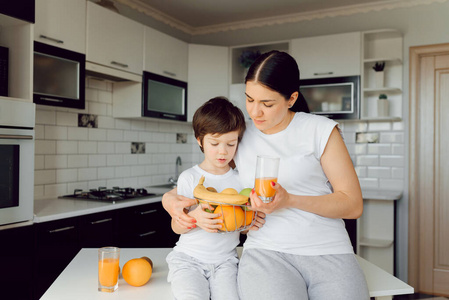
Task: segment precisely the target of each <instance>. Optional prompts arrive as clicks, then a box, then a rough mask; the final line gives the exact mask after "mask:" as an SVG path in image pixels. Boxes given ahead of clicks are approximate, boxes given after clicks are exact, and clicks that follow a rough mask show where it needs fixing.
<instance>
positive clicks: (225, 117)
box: [192, 97, 246, 151]
mask: <svg viewBox="0 0 449 300" xmlns="http://www.w3.org/2000/svg"><path fill="white" fill-rule="evenodd" d="M192 126H193V131H194V133H195V138H197V139H199V140H200V143H201V145H202V144H203V139H204V136H205V135H206V134H225V133H228V132H232V131H238V142H240V141H241V140H242V137H243V132H245V129H246V124H245V117H244V116H243V113H242V111H241V110H240V108H238V107H237V106H235V105H234V104H232V103H231V102H230V101H229V100H228V99H227V98H226V97H215V98H212V99H210V100H209V101H207V102H206V103H204V104H203V105H202V106H200V108H198V109H197V110H196V112H195V114H194V115H193V120H192ZM200 149H201V151H203V148H202V147H200Z"/></svg>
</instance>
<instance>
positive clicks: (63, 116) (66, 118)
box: [56, 111, 78, 127]
mask: <svg viewBox="0 0 449 300" xmlns="http://www.w3.org/2000/svg"><path fill="white" fill-rule="evenodd" d="M56 125H58V126H73V127H76V126H78V114H77V113H71V112H59V111H58V112H57V113H56Z"/></svg>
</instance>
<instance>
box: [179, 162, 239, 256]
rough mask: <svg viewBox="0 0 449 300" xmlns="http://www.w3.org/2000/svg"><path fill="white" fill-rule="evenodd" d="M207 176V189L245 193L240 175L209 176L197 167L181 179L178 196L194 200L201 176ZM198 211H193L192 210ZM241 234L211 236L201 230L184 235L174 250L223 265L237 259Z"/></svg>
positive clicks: (196, 229) (209, 233)
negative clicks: (195, 189) (233, 190)
mask: <svg viewBox="0 0 449 300" xmlns="http://www.w3.org/2000/svg"><path fill="white" fill-rule="evenodd" d="M202 175H204V177H205V181H204V186H205V187H214V188H215V189H216V190H217V192H221V191H222V190H224V189H225V188H234V189H236V190H237V191H241V190H242V185H241V184H240V179H239V177H238V173H237V171H235V170H233V169H230V170H229V171H228V172H227V173H226V174H223V175H214V174H210V173H208V172H206V171H204V170H203V169H201V168H200V167H199V166H198V165H196V166H194V167H192V168H190V169H187V170H185V171H184V172H182V173H181V175H180V176H179V178H178V187H177V190H178V194H179V195H183V196H185V197H188V198H194V197H193V189H194V188H195V187H196V186H197V184H198V181H199V180H200V178H201V176H202ZM195 208H196V205H195V206H192V207H190V210H193V209H195ZM239 236H240V233H239V232H229V233H211V232H207V231H205V230H203V229H201V228H199V227H197V228H194V229H192V230H190V231H189V232H187V233H184V234H181V236H180V238H179V241H178V242H177V243H176V246H175V247H174V250H175V251H179V252H183V253H185V254H187V255H190V256H192V257H194V258H196V259H198V260H200V261H202V262H204V263H211V264H213V263H220V262H223V261H225V260H226V259H228V258H229V257H231V256H234V257H235V256H237V252H236V249H235V247H237V245H238V244H239Z"/></svg>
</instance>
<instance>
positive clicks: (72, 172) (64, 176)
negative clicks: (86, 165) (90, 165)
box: [56, 168, 78, 183]
mask: <svg viewBox="0 0 449 300" xmlns="http://www.w3.org/2000/svg"><path fill="white" fill-rule="evenodd" d="M73 181H78V169H75V168H73V169H58V170H56V182H57V183H61V182H73Z"/></svg>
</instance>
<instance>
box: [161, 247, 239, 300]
mask: <svg viewBox="0 0 449 300" xmlns="http://www.w3.org/2000/svg"><path fill="white" fill-rule="evenodd" d="M238 262H239V261H238V258H237V257H230V258H229V259H227V260H226V261H224V262H222V263H220V264H206V263H203V262H201V261H199V260H197V259H195V258H193V257H191V256H189V255H187V254H184V253H182V252H177V251H172V252H170V253H169V254H168V255H167V263H168V268H169V272H168V278H167V280H168V282H171V289H172V292H173V296H174V297H175V299H176V300H209V299H212V300H238V299H239V297H238V292H237V267H238Z"/></svg>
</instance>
